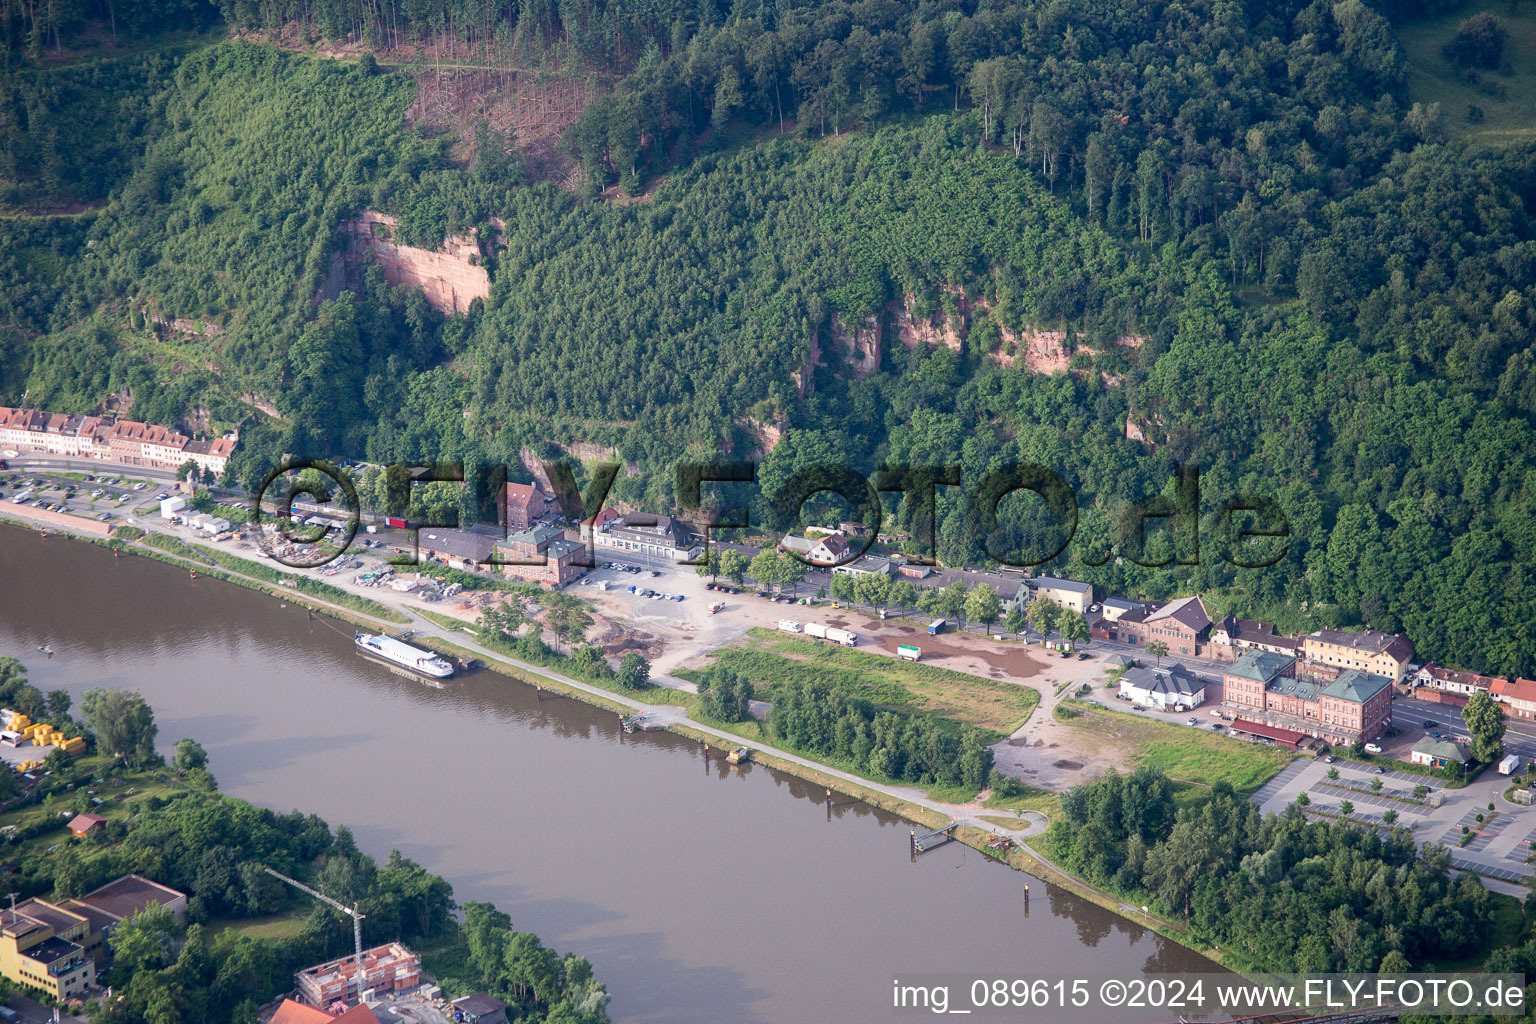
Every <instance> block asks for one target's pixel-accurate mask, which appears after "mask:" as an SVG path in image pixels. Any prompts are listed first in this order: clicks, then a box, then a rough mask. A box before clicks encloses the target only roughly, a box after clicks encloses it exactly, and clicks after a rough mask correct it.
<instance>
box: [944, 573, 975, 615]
mask: <svg viewBox="0 0 1536 1024" xmlns="http://www.w3.org/2000/svg"><path fill="white" fill-rule="evenodd" d="M968 589H969V588H968V587H966V585H965V581H964V580H955V582H953V583H951V584H950V585H949V586H947V587H945V588H944V589H943V590H941V591H939V611H940V612H942V613H943V614H944V616H945V617H946V618H950V619H956V620H958V619H959V618H960V616H961V614H962V613H963V612H964V611H965V596H966V591H967V590H968Z"/></svg>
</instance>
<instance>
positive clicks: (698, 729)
mask: <svg viewBox="0 0 1536 1024" xmlns="http://www.w3.org/2000/svg"><path fill="white" fill-rule="evenodd" d="M4 511H8V510H4V509H0V518H8V517H4V516H3V513H4ZM138 525H139V526H140V527H141V528H142V527H149V528H151V529H152V528H153V524H151V523H143V524H138ZM52 532H53V531H51V530H50V533H52ZM54 535H55V536H60V537H63V536H65V535H64V534H54ZM72 539H86V540H90V541H92V542H93V543H95V544H97V545H98V546H105V547H118V549H119V550H120V551H126V552H128V553H129V554H133V555H136V556H138V557H146V558H150V559H153V560H156V561H161V562H166V563H170V564H176V565H181V566H183V567H187V568H196V569H197V570H198V573H199V576H200V577H201V576H204V575H206V576H207V577H208V578H213V579H219V580H222V581H224V582H233V583H237V584H238V585H241V586H244V587H246V588H247V589H250V590H255V591H258V592H261V593H265V594H267V595H269V596H277V597H280V598H281V599H283V600H284V601H287V602H290V603H293V604H297V605H300V606H308V607H312V608H314V609H315V610H317V611H323V612H325V613H326V614H327V615H329V616H334V617H336V618H338V619H341V620H343V621H346V622H349V623H352V624H354V625H358V626H362V627H364V628H372V629H379V628H382V626H383V623H381V622H380V621H377V620H372V619H370V618H369V617H367V616H364V615H361V614H359V613H357V612H355V611H353V610H352V609H347V608H344V607H342V606H340V605H337V604H334V603H332V602H328V601H325V600H323V599H319V598H312V597H309V596H308V595H304V594H300V593H296V592H294V591H292V590H290V589H289V588H283V587H277V586H273V585H270V584H268V583H267V582H266V581H263V580H259V579H254V578H250V577H241V576H239V575H237V574H227V573H224V572H222V571H219V570H215V569H212V568H206V567H205V566H202V565H199V564H197V562H196V561H192V560H188V559H187V558H185V557H178V556H177V555H176V554H173V553H171V552H168V551H165V550H162V549H160V548H156V547H154V546H153V545H145V544H143V543H142V542H141V541H138V540H133V541H129V542H126V543H122V544H120V545H114V544H111V543H110V542H107V541H103V540H97V539H94V538H90V537H78V536H76V537H73V538H72ZM189 547H190V549H192V550H193V554H194V556H198V558H199V559H200V556H201V553H202V551H203V549H205V548H207V550H208V551H209V552H210V554H212V553H214V552H215V551H216V549H213V548H209V547H208V546H206V545H203V544H199V543H196V542H192V543H191V545H190V546H189ZM217 553H219V554H223V552H217ZM384 596H385V598H386V599H392V603H394V602H398V604H399V608H398V609H396V610H398V611H399V612H400V613H401V614H403V615H404V616H406V617H407V621H408V622H409V624H410V626H411V628H413V629H415V630H416V635H415V637H414V639H415V641H417V642H420V643H423V644H425V645H427V646H432V647H434V648H436V649H438V650H440V651H442V652H443V653H448V654H454V655H457V656H461V657H471V656H472V657H476V658H479V659H480V660H482V661H483V662H484V663H485V664H486V665H487V667H488V668H489V669H490V670H493V671H496V672H497V673H498V674H500V675H502V676H505V677H507V678H510V679H513V680H516V681H518V682H522V683H525V684H530V685H533V686H535V687H538V688H540V689H543V690H545V691H548V692H551V693H559V694H562V695H564V696H569V697H573V698H575V699H577V700H579V701H581V702H583V703H586V704H589V705H592V706H596V707H600V708H603V709H604V710H606V711H609V712H612V713H615V714H617V715H624V716H629V715H634V714H644V715H646V716H647V720H648V723H649V724H651V725H653V726H655V727H657V728H662V729H665V730H667V731H670V732H673V733H676V734H678V735H680V736H684V737H687V738H689V739H692V740H694V741H696V742H701V743H705V744H707V745H708V746H709V747H710V748H711V749H712V750H716V751H720V752H724V751H727V750H729V749H731V748H732V747H735V746H738V745H740V744H741V742H742V741H741V738H740V737H739V736H736V735H734V734H732V733H730V732H728V731H726V730H723V729H719V728H716V727H714V726H710V725H708V724H706V723H702V722H698V721H695V720H694V719H692V718H691V717H689V715H688V713H687V709H686V708H684V707H681V706H679V705H676V704H667V703H653V701H654V700H656V699H657V698H664V697H666V696H667V695H668V694H669V693H671V692H672V691H668V690H665V689H661V688H652V689H651V690H649V691H646V697H649V698H650V699H649V700H647V699H645V698H643V697H642V698H637V697H632V696H627V695H626V694H624V693H620V692H613V691H610V690H606V689H603V688H601V687H598V686H595V685H592V684H589V683H584V682H582V681H580V680H577V679H573V678H571V677H569V676H566V675H564V674H562V673H559V672H556V671H554V670H551V669H546V668H543V667H540V666H537V665H532V664H527V663H523V662H520V661H518V660H517V659H515V658H511V657H508V656H506V655H504V654H502V653H500V652H497V651H493V650H489V649H487V648H485V647H484V646H482V645H481V644H479V643H477V642H476V641H475V640H474V639H473V638H471V637H470V636H468V635H467V634H466V633H464V632H461V629H462V627H463V623H458V622H455V623H454V625H453V626H449V625H448V624H447V623H446V622H442V621H438V620H439V617H438V616H436V615H429V614H428V613H426V612H425V610H424V609H420V608H416V607H414V606H412V605H409V604H408V603H407V602H406V601H405V600H404V599H403V597H402V598H394V596H393V595H384ZM752 746H753V748H754V751H755V753H754V760H756V761H757V762H759V763H760V764H762V765H764V766H765V767H769V768H773V769H775V770H778V771H781V772H784V773H785V774H788V775H792V776H794V777H796V778H799V779H803V780H805V781H807V782H809V783H811V784H812V785H814V786H817V787H821V788H823V789H830V790H832V791H833V792H834V793H837V794H841V795H842V796H843V797H845V798H852V799H855V800H858V801H861V802H863V803H865V804H867V805H869V806H870V807H874V808H878V809H881V810H884V811H888V812H890V813H893V814H896V815H899V816H900V817H902V818H904V819H906V820H907V821H910V822H913V823H914V824H917V825H922V826H924V827H926V828H942V827H944V826H946V825H950V824H955V825H957V826H961V827H959V828H957V836H956V838H957V839H958V840H959V841H960V842H961V843H963V844H964V845H966V846H968V847H971V848H973V849H976V850H979V851H982V852H985V853H987V854H988V855H989V856H992V857H993V858H994V859H1000V860H1002V861H1003V862H1004V863H1007V864H1008V865H1009V866H1011V867H1013V868H1015V869H1016V870H1019V871H1023V872H1027V873H1030V874H1033V875H1034V876H1035V877H1036V878H1037V879H1039V880H1040V881H1041V882H1043V883H1045V884H1047V885H1055V886H1058V887H1060V888H1061V889H1063V890H1064V891H1066V892H1069V893H1072V894H1073V895H1075V896H1078V897H1081V898H1083V899H1086V900H1088V901H1090V902H1092V903H1094V904H1095V905H1097V906H1100V907H1102V908H1104V909H1106V910H1109V911H1111V912H1113V913H1116V914H1118V915H1119V916H1121V917H1123V918H1125V919H1126V920H1128V921H1132V922H1134V923H1136V924H1138V925H1141V926H1143V927H1149V928H1151V929H1152V930H1153V931H1155V932H1157V933H1158V934H1159V935H1162V936H1164V937H1165V938H1167V939H1169V940H1171V941H1175V942H1178V943H1179V944H1180V945H1181V946H1184V947H1185V948H1187V949H1190V950H1191V951H1193V952H1195V953H1198V954H1200V955H1202V956H1207V957H1208V953H1207V951H1206V950H1204V949H1201V948H1199V947H1198V946H1197V945H1195V944H1194V943H1192V942H1191V941H1190V939H1189V937H1188V936H1187V935H1185V934H1183V933H1182V932H1181V931H1180V930H1179V929H1178V928H1177V926H1175V925H1174V924H1173V923H1171V922H1165V921H1159V920H1157V919H1149V918H1148V917H1147V916H1146V915H1143V914H1142V913H1140V912H1139V909H1138V908H1129V909H1127V908H1128V905H1124V904H1119V903H1118V902H1117V901H1114V900H1112V899H1110V898H1108V897H1106V896H1105V895H1104V894H1102V893H1098V892H1097V890H1095V889H1094V888H1093V887H1092V886H1091V885H1088V884H1087V883H1085V882H1082V881H1081V880H1079V879H1076V878H1075V877H1074V876H1072V875H1071V874H1070V873H1068V872H1066V871H1064V870H1062V869H1060V868H1058V867H1057V866H1055V865H1054V864H1052V863H1050V862H1049V861H1048V860H1046V859H1045V858H1044V857H1043V856H1041V855H1039V853H1038V852H1037V851H1028V852H1025V850H1024V849H1019V850H1016V851H1015V852H1014V853H1013V854H1011V855H1010V856H1008V857H1006V858H997V857H996V856H995V855H994V854H992V853H991V851H987V850H986V849H985V843H986V841H987V839H988V838H989V836H991V835H995V834H1006V835H1008V837H1009V838H1011V839H1013V840H1014V841H1015V842H1016V843H1018V842H1020V841H1022V840H1023V839H1025V838H1027V837H1028V836H1031V835H1036V834H1039V833H1041V832H1043V831H1044V829H1045V827H1046V825H1047V824H1048V823H1049V819H1048V818H1047V817H1045V816H1044V815H1039V814H1037V815H1034V816H1032V817H1031V818H1030V819H1029V821H1028V824H1027V825H1026V827H1024V828H1021V829H1012V830H1007V831H1006V832H1005V831H1004V830H1003V829H1002V828H1000V827H999V826H998V825H997V824H995V818H996V813H997V812H995V811H994V812H993V814H992V815H990V816H989V815H988V814H987V812H986V810H985V809H984V808H982V807H981V806H980V804H979V803H977V804H974V805H966V806H960V805H955V804H949V803H945V802H943V801H938V800H933V799H930V798H928V797H926V796H925V795H924V794H923V793H922V792H921V791H918V790H916V789H915V788H912V787H902V786H893V785H888V784H882V783H877V782H874V781H873V780H868V779H864V778H862V777H859V776H857V775H855V774H852V773H849V772H845V771H841V770H839V769H836V768H832V767H830V766H827V765H824V764H821V763H820V762H817V761H815V760H814V759H812V758H807V757H803V756H800V755H797V754H794V753H792V752H789V751H784V750H778V749H776V748H773V747H772V746H769V745H764V744H761V743H758V742H754V743H753V744H752ZM989 817H990V818H991V819H993V820H989Z"/></svg>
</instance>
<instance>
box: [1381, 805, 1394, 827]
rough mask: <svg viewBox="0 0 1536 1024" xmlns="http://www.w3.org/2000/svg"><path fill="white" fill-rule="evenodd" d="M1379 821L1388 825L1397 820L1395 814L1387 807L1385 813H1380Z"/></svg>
mask: <svg viewBox="0 0 1536 1024" xmlns="http://www.w3.org/2000/svg"><path fill="white" fill-rule="evenodd" d="M1381 820H1382V821H1383V822H1385V823H1386V824H1388V825H1390V824H1392V823H1393V822H1394V821H1396V820H1397V812H1396V811H1394V810H1393V809H1392V808H1390V807H1388V808H1387V809H1386V810H1385V811H1382V812H1381Z"/></svg>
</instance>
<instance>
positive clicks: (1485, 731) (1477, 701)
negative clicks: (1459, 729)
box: [1461, 690, 1504, 764]
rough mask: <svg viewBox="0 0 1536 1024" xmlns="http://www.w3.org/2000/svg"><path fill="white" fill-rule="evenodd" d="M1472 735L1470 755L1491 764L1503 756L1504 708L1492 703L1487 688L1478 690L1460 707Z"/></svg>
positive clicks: (1468, 733)
mask: <svg viewBox="0 0 1536 1024" xmlns="http://www.w3.org/2000/svg"><path fill="white" fill-rule="evenodd" d="M1461 719H1462V721H1464V722H1466V723H1467V735H1469V736H1471V737H1472V756H1473V757H1474V758H1476V759H1477V760H1478V761H1480V762H1481V763H1483V764H1492V763H1494V762H1495V761H1497V760H1498V759H1499V758H1501V757H1503V756H1504V709H1503V708H1501V707H1499V705H1498V704H1496V703H1494V700H1493V698H1492V697H1491V696H1489V694H1488V691H1487V690H1478V691H1477V692H1476V693H1474V694H1473V695H1472V696H1471V697H1469V698H1468V699H1467V704H1466V707H1464V708H1462V709H1461Z"/></svg>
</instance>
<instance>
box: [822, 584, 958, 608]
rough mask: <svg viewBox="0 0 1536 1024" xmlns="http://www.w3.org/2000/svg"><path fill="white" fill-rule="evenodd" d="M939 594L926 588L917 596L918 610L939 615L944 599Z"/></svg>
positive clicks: (935, 590) (935, 589)
mask: <svg viewBox="0 0 1536 1024" xmlns="http://www.w3.org/2000/svg"><path fill="white" fill-rule="evenodd" d="M833 582H836V577H834V578H833ZM939 594H940V592H939V589H938V588H937V587H924V588H923V592H922V593H921V594H918V595H917V610H918V611H920V612H922V613H923V614H924V615H937V614H939V608H940V605H941V604H942V603H943V598H941V597H940V596H939ZM834 596H836V595H834Z"/></svg>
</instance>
